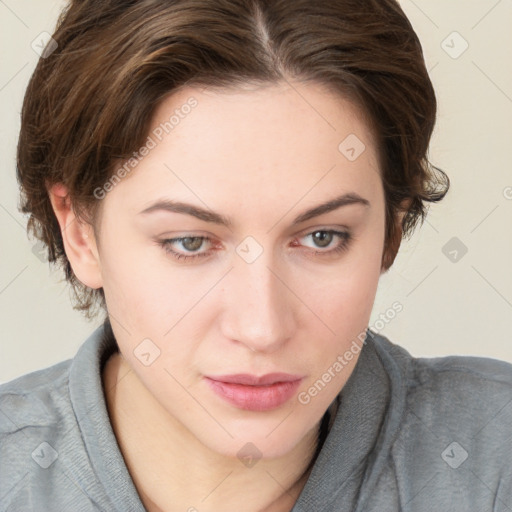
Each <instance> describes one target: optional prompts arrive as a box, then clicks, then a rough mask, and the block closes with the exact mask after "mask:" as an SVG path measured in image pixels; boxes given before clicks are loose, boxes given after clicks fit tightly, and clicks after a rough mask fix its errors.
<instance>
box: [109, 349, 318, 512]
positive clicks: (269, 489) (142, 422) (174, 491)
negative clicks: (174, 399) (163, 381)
mask: <svg viewBox="0 0 512 512" xmlns="http://www.w3.org/2000/svg"><path fill="white" fill-rule="evenodd" d="M103 381H104V387H105V395H106V401H107V408H108V412H109V416H110V420H111V423H112V428H113V430H114V433H115V435H116V438H117V441H118V444H119V447H120V449H121V452H122V454H123V457H124V460H125V462H126V465H127V468H128V471H129V472H130V475H131V477H132V480H133V482H134V484H135V487H136V488H137V491H138V493H139V496H140V497H141V500H142V502H143V504H144V506H145V507H146V509H147V510H148V511H149V512H157V511H158V512H159V511H170V510H184V511H189V510H190V511H195V510H196V509H197V510H200V511H201V512H213V511H218V510H223V511H224V512H231V511H233V512H235V511H236V512H238V511H240V510H251V512H284V511H287V512H288V511H290V510H291V509H292V508H293V505H294V504H295V502H296V501H297V498H298V496H299V494H300V492H301V491H302V489H303V487H304V485H305V484H306V482H307V479H308V477H309V474H310V472H311V469H312V462H313V460H314V457H315V454H316V453H317V442H318V431H319V424H317V425H316V426H315V428H313V429H312V430H311V431H309V432H308V433H307V435H306V436H305V437H304V438H303V439H302V440H301V441H300V442H299V444H298V445H297V446H296V447H294V449H293V450H292V451H291V452H290V453H287V454H285V455H284V456H282V457H279V458H273V459H265V458H262V459H260V460H259V461H258V462H257V463H256V464H255V465H253V466H251V467H245V466H244V465H243V464H242V463H241V462H240V460H238V458H237V457H226V456H224V455H222V454H219V453H217V452H214V451H212V450H210V449H209V448H208V447H206V446H205V445H204V444H202V443H201V442H200V441H199V440H198V439H197V438H196V437H195V436H193V435H192V433H191V432H190V431H189V430H188V429H187V428H186V427H185V426H184V425H183V424H182V423H180V422H178V421H177V420H176V419H174V418H173V417H171V416H170V415H169V414H168V413H167V411H165V410H164V409H163V408H162V407H161V406H160V405H159V403H158V402H157V401H156V400H155V399H154V397H153V396H152V395H151V394H150V393H149V391H148V390H147V389H146V387H145V386H144V385H143V383H142V382H141V381H140V380H139V379H138V377H137V376H136V374H135V373H134V372H133V371H131V369H130V368H129V365H128V363H126V361H125V360H124V359H123V358H122V356H121V355H120V354H119V353H115V354H113V355H112V356H111V357H110V359H109V360H108V361H107V362H106V364H105V367H104V370H103ZM242 489H243V492H241V490H242ZM248 504H250V509H249V508H248Z"/></svg>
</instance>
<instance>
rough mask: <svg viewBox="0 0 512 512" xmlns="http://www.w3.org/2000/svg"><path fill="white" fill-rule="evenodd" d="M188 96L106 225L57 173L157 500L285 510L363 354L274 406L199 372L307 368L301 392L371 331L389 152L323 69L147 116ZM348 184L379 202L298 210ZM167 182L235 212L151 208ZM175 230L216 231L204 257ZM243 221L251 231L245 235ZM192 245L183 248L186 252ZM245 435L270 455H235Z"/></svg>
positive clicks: (64, 221)
mask: <svg viewBox="0 0 512 512" xmlns="http://www.w3.org/2000/svg"><path fill="white" fill-rule="evenodd" d="M190 97H194V98H195V99H196V100H197V106H196V107H195V108H194V109H193V110H192V111H191V112H190V113H189V114H188V115H187V116H184V117H183V119H181V120H180V122H179V124H178V125H177V126H176V127H175V128H174V129H173V130H172V132H171V133H170V134H169V135H166V136H165V137H163V139H162V141H160V142H159V143H158V144H157V145H156V147H155V148H154V149H152V150H151V152H150V153H149V154H148V155H147V156H146V157H144V159H143V160H142V161H141V162H140V163H139V164H138V165H137V167H136V168H135V169H134V170H133V171H132V172H131V173H130V174H129V175H128V176H126V177H125V178H124V179H123V180H122V181H121V182H120V183H119V184H117V185H116V186H115V187H114V188H113V189H112V190H111V191H109V192H108V194H107V195H106V197H105V199H103V200H102V205H101V217H100V222H99V226H98V227H99V233H100V234H99V236H98V231H96V232H95V231H94V230H93V229H92V227H91V226H89V225H88V224H85V223H82V222H80V221H79V220H78V219H75V217H74V214H73V212H72V209H71V208H70V205H69V201H68V200H67V198H66V189H65V187H63V186H61V185H57V186H55V187H53V189H52V190H51V191H50V193H51V198H52V204H53V206H54V210H55V212H56V215H57V217H58V219H59V223H60V225H61V228H62V232H63V237H64V243H65V248H66V253H67V255H68V258H69V260H70V262H71V265H72V268H73V270H74V272H75V273H76V275H77V277H78V279H80V281H82V282H83V283H84V284H86V285H87V286H90V287H92V288H98V287H103V289H104V291H105V296H106V301H107V306H108V311H109V314H110V318H111V323H112V327H113V330H114V334H115V336H116V339H117V342H118V345H119V347H120V351H121V354H120V355H115V356H112V357H111V358H110V360H109V361H108V362H107V365H106V367H105V370H104V372H103V379H104V382H105V387H106V398H107V404H108V410H109V414H110V417H111V421H112V425H113V428H114V432H115V434H116V437H117V439H118V441H119V444H120V447H121V451H122V453H123V456H124V458H125V460H126V463H127V466H128V469H129V471H130V473H131V475H132V477H133V480H134V482H135V484H136V486H137V489H138V491H139V493H140V495H141V498H142V500H143V501H144V504H145V505H146V507H147V509H148V510H166V511H174V510H195V509H194V508H192V507H195V508H196V509H197V510H198V511H201V512H208V511H218V510H223V511H224V512H230V511H240V510H254V511H267V512H270V511H284V510H290V509H291V508H292V506H293V503H294V502H295V501H296V499H297V496H298V494H299V493H300V490H301V489H302V487H303V485H304V484H305V481H306V479H307V476H308V475H307V474H306V475H304V471H305V470H306V468H307V466H308V463H309V461H310V460H311V457H312V455H313V453H314V450H315V447H316V439H317V430H318V426H319V422H320V420H321V418H322V416H323V414H324V413H325V411H326V410H327V408H328V407H329V405H330V404H331V403H332V401H333V400H334V399H335V397H336V395H337V394H338V393H339V391H340V390H341V388H342V387H343V385H344V384H345V382H346V381H347V379H348V377H349V376H350V374H351V372H352V370H353V368H354V366H355V364H356V362H357V356H356V357H354V358H353V359H352V360H351V361H350V362H348V364H347V366H346V367H344V369H343V371H341V372H339V373H337V374H336V377H335V378H333V379H332V380H331V382H329V383H328V384H327V385H326V386H325V388H324V389H323V390H322V391H321V392H319V393H318V394H317V396H315V397H313V398H311V400H310V402H309V403H308V404H307V405H303V404H302V403H300V402H299V400H298V399H297V396H295V397H293V398H292V399H291V400H289V401H288V402H286V403H285V404H284V405H282V406H280V407H278V408H276V409H273V410H270V411H264V412H256V411H247V410H242V409H240V408H237V407H235V406H233V405H230V404H228V403H226V402H225V401H223V400H222V399H221V398H219V397H218V396H217V395H216V394H214V393H213V392H212V391H211V390H210V388H209V387H208V386H207V385H206V383H205V381H204V378H203V377H204V375H221V374H234V373H251V374H255V375H263V374H266V373H269V372H275V371H281V372H287V373H292V374H300V375H301V376H303V377H304V380H303V381H302V382H301V385H300V388H299V390H298V391H297V395H298V394H299V393H300V392H303V391H307V390H308V388H310V387H311V386H312V385H313V384H314V383H315V381H317V380H318V379H319V378H321V376H322V375H323V374H324V373H325V371H326V370H327V369H328V368H329V367H331V366H332V365H333V363H334V362H335V361H336V359H337V357H338V355H340V354H343V353H344V352H345V351H346V350H347V349H348V348H350V345H351V343H352V342H353V340H354V339H356V338H357V336H358V335H359V334H360V333H361V332H364V331H365V330H366V328H367V326H368V323H369V319H370V314H371V310H372V306H373V302H374V299H375V294H376V291H377V285H378V281H379V277H380V275H381V272H382V268H381V260H382V254H383V249H384V228H385V218H384V211H385V210H384V193H383V187H382V182H381V178H380V175H379V168H378V161H377V153H376V149H375V147H374V142H373V138H372V134H371V131H370V130H369V129H368V127H367V126H366V125H365V123H364V122H363V120H362V116H361V115H360V113H359V112H358V110H357V109H356V108H355V107H354V106H353V105H352V104H351V103H349V102H348V101H346V100H344V99H342V98H340V97H338V96H335V95H334V94H332V93H331V92H328V91H327V90H326V89H324V88H323V87H322V86H321V85H319V84H312V83H309V84H303V83H293V87H291V86H290V84H287V83H281V84H279V85H272V86H268V87H264V88H256V87H247V88H244V89H239V90H236V91H235V90H223V91H220V90H213V89H202V88H186V89H182V90H180V91H179V92H178V93H175V94H173V95H171V96H169V97H167V98H166V99H165V101H164V102H163V103H162V104H161V105H160V106H159V108H158V109H157V110H156V111H155V114H154V118H153V122H152V127H153V128H156V127H158V125H159V124H160V123H161V122H163V121H166V120H168V119H169V117H170V116H171V115H172V114H173V112H174V111H175V109H176V108H180V106H181V105H183V104H185V103H186V101H187V99H188V98H190ZM350 134H356V135H357V137H358V138H359V139H360V140H361V141H363V143H364V144H365V147H366V149H365V150H364V151H363V153H362V154H361V155H360V156H359V157H358V158H357V159H356V160H355V161H350V160H349V159H347V158H346V156H345V155H344V154H342V153H341V152H340V150H339V149H338V146H339V144H340V143H341V142H342V141H343V140H344V139H345V138H346V137H347V136H349V135H350ZM345 193H355V194H358V195H359V196H361V197H363V198H365V199H366V200H368V201H369V203H370V205H369V206H365V205H362V204H351V205H348V206H343V207H340V208H338V209H336V210H334V211H331V212H328V213H324V214H322V215H319V216H316V217H314V218H311V219H309V220H306V221H304V222H302V223H299V224H296V225H294V224H292V222H293V220H294V219H295V217H297V216H298V215H299V214H301V213H303V212H304V211H306V210H308V209H311V208H313V207H315V206H317V205H319V204H321V203H324V202H326V201H328V200H330V199H333V198H335V197H338V196H340V195H342V194H345ZM165 198H167V199H171V200H174V201H181V202H186V203H191V204H193V205H194V206H197V207H201V208H205V209H210V210H213V211H215V212H218V213H220V214H222V215H223V216H225V217H228V218H230V219H231V221H232V225H231V226H230V227H229V228H228V227H226V226H221V225H217V224H214V223H210V222H206V221H204V220H199V219H197V218H195V217H192V216H190V215H187V214H184V213H173V212H166V211H158V212H154V213H150V214H139V212H140V211H142V210H144V209H145V208H147V207H148V206H150V205H151V204H152V203H154V202H155V201H156V200H159V199H165ZM319 230H324V231H326V230H338V231H349V232H350V234H351V240H350V241H349V244H348V246H347V248H346V250H344V251H341V252H339V253H336V252H334V251H332V249H334V248H335V247H337V246H339V245H342V244H343V239H340V238H338V237H337V236H334V237H333V238H332V241H331V242H330V243H329V239H328V240H327V241H324V242H323V243H324V245H321V244H322V240H321V239H316V238H315V237H314V236H313V234H314V233H315V232H316V231H319ZM312 233H313V234H312ZM179 236H190V237H193V236H205V237H209V238H210V239H211V240H212V242H208V241H205V242H204V243H203V245H202V246H200V248H199V249H198V250H196V252H203V253H207V254H208V256H206V257H204V258H200V257H199V258H195V259H194V260H190V261H187V260H183V259H180V260H178V259H175V258H174V257H173V256H172V255H171V254H168V253H166V251H165V249H164V248H163V247H162V246H161V245H159V244H158V243H157V241H158V240H164V239H170V238H172V237H179ZM248 236H250V237H252V238H253V239H254V240H255V241H256V242H257V245H254V243H253V242H251V243H253V245H244V244H242V245H240V244H241V243H242V242H243V241H244V239H245V238H246V237H248ZM324 236H325V235H324ZM325 244H326V245H325ZM258 245H259V247H261V249H262V253H261V254H260V255H259V256H258V257H257V258H256V259H255V260H254V261H252V262H251V263H248V262H247V261H245V260H244V259H243V258H242V257H241V256H240V254H245V253H238V252H237V247H239V248H240V247H242V248H245V249H247V248H249V254H250V255H254V254H256V252H255V249H254V247H258ZM191 247H192V248H193V247H194V246H193V243H190V242H189V244H188V245H187V244H184V243H179V242H175V243H174V244H173V245H172V247H171V248H172V249H173V250H175V251H177V252H181V253H182V254H187V253H188V254H189V255H190V254H192V253H193V250H192V249H191ZM329 250H330V251H331V252H330V253H329V254H327V251H329ZM316 251H318V252H322V251H323V253H321V254H315V252H316ZM144 339H150V340H151V343H152V344H150V345H147V347H151V348H150V351H151V352H152V354H155V353H156V351H155V350H156V349H155V348H154V347H155V346H156V347H158V350H159V351H160V352H159V356H158V357H157V358H156V359H155V360H154V361H153V362H152V364H150V365H148V366H146V365H145V364H143V363H142V362H141V361H140V360H139V359H138V358H137V356H136V353H137V347H138V346H139V345H140V343H141V342H142V340H144ZM146 343H147V342H146ZM134 351H135V353H134ZM247 443H252V445H254V446H255V447H257V450H258V452H259V455H256V453H257V452H256V451H255V450H254V449H253V448H247V447H246V450H247V449H249V450H253V451H254V453H255V457H259V456H261V458H260V459H259V460H257V462H256V464H254V465H252V466H251V467H248V466H246V465H245V464H243V463H242V462H241V460H240V459H239V457H238V456H237V453H238V452H239V450H241V449H242V448H243V447H244V446H245V445H246V444H247ZM252 445H249V446H252ZM301 477H303V478H302V479H301Z"/></svg>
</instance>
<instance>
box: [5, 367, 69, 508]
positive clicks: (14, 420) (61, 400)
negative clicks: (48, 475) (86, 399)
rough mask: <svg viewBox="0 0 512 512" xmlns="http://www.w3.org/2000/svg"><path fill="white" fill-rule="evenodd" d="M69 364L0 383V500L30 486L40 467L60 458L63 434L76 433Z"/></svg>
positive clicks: (7, 498)
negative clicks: (69, 381) (70, 396)
mask: <svg viewBox="0 0 512 512" xmlns="http://www.w3.org/2000/svg"><path fill="white" fill-rule="evenodd" d="M69 367H70V360H68V361H62V362H60V363H58V364H56V365H53V366H51V367H49V368H45V369H42V370H38V371H35V372H32V373H28V374H26V375H23V376H21V377H18V378H17V379H14V380H11V381H9V382H6V383H4V384H2V385H0V460H1V461H2V464H1V467H0V496H1V497H2V504H5V502H6V500H7V501H10V499H11V498H10V497H12V496H13V495H15V494H16V493H17V492H18V491H17V488H18V487H19V486H22V485H25V484H27V485H28V482H30V475H32V474H33V471H34V468H37V466H36V464H37V465H38V466H39V467H41V468H43V469H44V468H47V467H49V466H50V465H51V464H53V462H54V461H55V459H56V458H57V457H58V452H59V450H60V442H61V437H62V433H63V432H65V431H70V430H72V425H73V421H74V418H73V415H72V414H70V412H72V408H71V403H70V400H69V392H68V378H69Z"/></svg>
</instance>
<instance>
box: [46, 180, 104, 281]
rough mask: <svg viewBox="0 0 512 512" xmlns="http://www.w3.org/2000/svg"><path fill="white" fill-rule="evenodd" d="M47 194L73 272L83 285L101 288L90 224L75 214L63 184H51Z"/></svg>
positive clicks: (95, 246)
mask: <svg viewBox="0 0 512 512" xmlns="http://www.w3.org/2000/svg"><path fill="white" fill-rule="evenodd" d="M48 194H49V196H50V201H51V203H52V207H53V211H54V212H55V216H56V217H57V220H58V222H59V226H60V231H61V234H62V240H63V242H64V250H65V251H66V256H67V257H68V260H69V263H70V264H71V268H72V269H73V273H74V274H75V276H76V277H77V279H78V280H79V281H80V282H81V283H82V284H84V285H85V286H87V287H89V288H93V289H96V288H101V287H102V286H103V281H102V278H101V267H100V259H99V254H98V248H97V244H96V239H95V237H94V231H93V228H92V226H91V225H90V224H87V223H85V222H82V221H80V220H79V219H78V218H77V217H76V216H75V214H74V212H73V209H72V207H71V201H70V200H69V195H68V190H67V188H66V187H65V186H64V185H62V184H56V185H53V186H52V187H51V188H50V189H49V190H48Z"/></svg>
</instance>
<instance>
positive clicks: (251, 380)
mask: <svg viewBox="0 0 512 512" xmlns="http://www.w3.org/2000/svg"><path fill="white" fill-rule="evenodd" d="M208 378H209V379H212V380H216V381H219V382H227V383H230V384H243V385H246V386H268V385H270V384H275V383H276V382H293V381H296V380H299V379H302V375H292V374H290V373H267V374H266V375H261V376H260V377H258V376H257V375H251V374H249V373H237V374H236V375H215V376H208Z"/></svg>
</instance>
